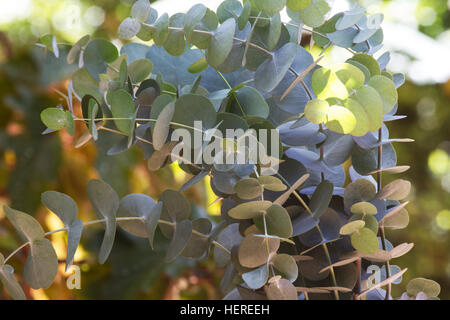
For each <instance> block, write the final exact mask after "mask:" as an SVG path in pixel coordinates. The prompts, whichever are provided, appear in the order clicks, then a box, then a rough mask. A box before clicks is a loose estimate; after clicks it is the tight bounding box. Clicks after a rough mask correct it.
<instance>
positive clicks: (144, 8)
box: [131, 0, 151, 22]
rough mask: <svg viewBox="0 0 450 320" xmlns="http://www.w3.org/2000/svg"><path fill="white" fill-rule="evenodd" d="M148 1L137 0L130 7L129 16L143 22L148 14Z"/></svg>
mask: <svg viewBox="0 0 450 320" xmlns="http://www.w3.org/2000/svg"><path fill="white" fill-rule="evenodd" d="M150 9H151V7H150V1H149V0H137V1H136V2H135V3H134V4H133V6H132V7H131V16H132V17H133V18H135V19H136V20H138V21H139V22H145V21H146V20H147V18H148V16H149V14H150Z"/></svg>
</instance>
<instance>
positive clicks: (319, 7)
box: [298, 0, 330, 27]
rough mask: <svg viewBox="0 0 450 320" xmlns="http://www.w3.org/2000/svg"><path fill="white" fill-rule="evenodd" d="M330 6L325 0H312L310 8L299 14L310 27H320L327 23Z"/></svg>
mask: <svg viewBox="0 0 450 320" xmlns="http://www.w3.org/2000/svg"><path fill="white" fill-rule="evenodd" d="M328 11H330V6H329V5H328V3H327V2H326V1H325V0H311V3H310V4H309V6H308V7H306V8H305V9H303V10H301V11H300V12H299V13H298V16H299V18H300V19H301V20H302V21H303V22H304V23H305V24H306V25H307V26H310V27H318V26H320V25H321V24H322V23H324V21H325V15H326V14H327V13H328Z"/></svg>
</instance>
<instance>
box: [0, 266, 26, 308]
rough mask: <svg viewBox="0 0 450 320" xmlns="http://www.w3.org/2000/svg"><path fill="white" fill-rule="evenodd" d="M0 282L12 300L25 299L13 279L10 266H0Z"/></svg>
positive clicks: (17, 283) (21, 290)
mask: <svg viewBox="0 0 450 320" xmlns="http://www.w3.org/2000/svg"><path fill="white" fill-rule="evenodd" d="M0 281H1V282H2V284H3V286H4V287H5V289H6V291H7V292H8V293H9V294H10V295H11V297H12V298H13V299H14V300H26V299H27V298H26V296H25V293H24V292H23V289H22V287H21V286H20V284H19V282H18V281H17V279H16V278H15V277H14V268H13V267H11V266H10V265H8V264H6V265H3V264H1V265H0Z"/></svg>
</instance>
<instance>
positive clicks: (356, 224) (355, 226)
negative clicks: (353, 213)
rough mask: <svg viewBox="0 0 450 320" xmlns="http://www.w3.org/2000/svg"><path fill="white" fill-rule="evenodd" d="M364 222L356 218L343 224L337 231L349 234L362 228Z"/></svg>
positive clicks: (344, 234) (345, 234)
mask: <svg viewBox="0 0 450 320" xmlns="http://www.w3.org/2000/svg"><path fill="white" fill-rule="evenodd" d="M365 225H366V223H365V222H364V221H362V220H356V221H352V222H349V223H347V224H346V225H343V226H342V227H341V229H340V230H339V233H340V234H341V235H343V236H348V235H351V234H352V233H354V232H356V231H358V230H360V229H362V228H364V226H365Z"/></svg>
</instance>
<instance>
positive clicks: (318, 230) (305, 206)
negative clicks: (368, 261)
mask: <svg viewBox="0 0 450 320" xmlns="http://www.w3.org/2000/svg"><path fill="white" fill-rule="evenodd" d="M277 176H278V177H279V178H280V179H281V180H283V182H284V183H285V184H286V185H287V186H288V187H289V188H291V187H292V185H291V184H290V183H289V182H288V181H287V180H286V179H285V178H284V177H283V176H282V175H281V174H279V173H277ZM292 194H293V195H294V196H295V197H296V198H297V200H298V201H299V202H300V203H301V205H302V206H303V207H304V208H305V210H306V211H307V212H308V214H309V215H310V216H311V217H313V216H314V215H313V213H312V211H311V209H310V208H309V206H308V205H307V204H306V203H305V201H304V200H303V198H302V197H301V196H300V195H299V194H298V193H297V191H295V190H294V192H293V193H292ZM314 228H315V229H316V230H317V232H318V233H319V235H320V238H321V241H323V240H324V239H325V237H324V236H323V233H322V230H321V229H320V227H319V225H316V226H315V227H314ZM322 248H323V252H324V254H325V256H326V258H327V262H328V264H329V265H330V266H331V265H332V264H333V263H332V261H331V257H330V253H329V251H328V246H327V244H326V243H323V244H322ZM330 275H331V281H332V282H333V285H334V286H335V287H337V286H338V285H337V281H336V275H335V273H334V268H333V267H330ZM333 292H334V297H335V299H336V300H339V291H337V290H333Z"/></svg>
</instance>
